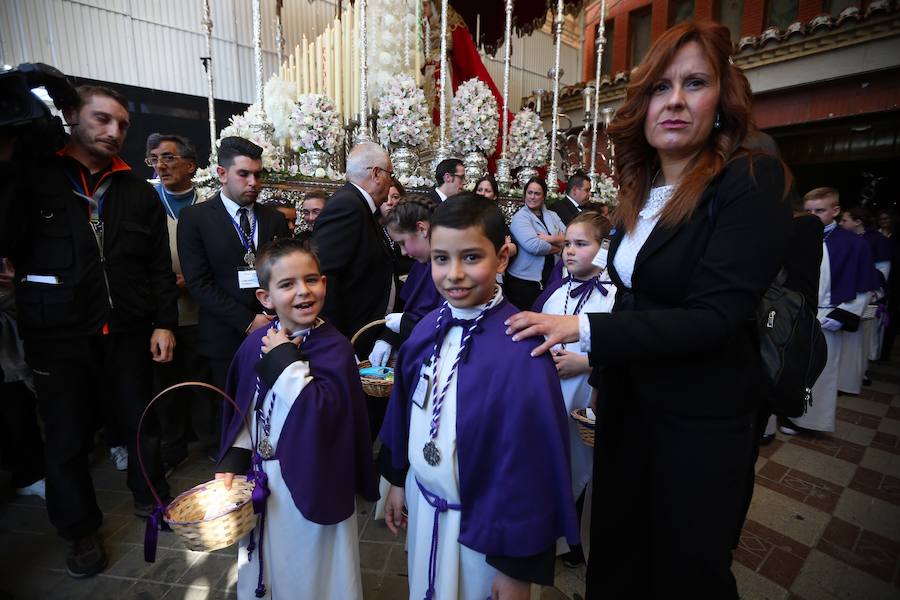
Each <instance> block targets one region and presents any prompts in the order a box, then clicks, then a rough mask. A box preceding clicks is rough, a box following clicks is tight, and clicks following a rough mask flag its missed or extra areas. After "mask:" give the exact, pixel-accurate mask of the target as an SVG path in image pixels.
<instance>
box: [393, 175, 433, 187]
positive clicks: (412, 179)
mask: <svg viewBox="0 0 900 600" xmlns="http://www.w3.org/2000/svg"><path fill="white" fill-rule="evenodd" d="M398 180H399V181H400V184H401V185H402V186H403V187H405V188H425V187H432V186H433V185H434V182H433V181H432V180H431V178H429V177H422V176H421V175H409V176H405V177H399V178H398Z"/></svg>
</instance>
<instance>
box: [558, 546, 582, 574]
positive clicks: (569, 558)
mask: <svg viewBox="0 0 900 600" xmlns="http://www.w3.org/2000/svg"><path fill="white" fill-rule="evenodd" d="M561 558H562V563H563V564H564V565H565V566H567V567H569V568H570V569H574V568H575V567H578V566H579V565H583V564H584V552H582V551H581V546H573V547H572V549H571V550H569V551H568V552H566V553H565V554H563V555H562V557H561Z"/></svg>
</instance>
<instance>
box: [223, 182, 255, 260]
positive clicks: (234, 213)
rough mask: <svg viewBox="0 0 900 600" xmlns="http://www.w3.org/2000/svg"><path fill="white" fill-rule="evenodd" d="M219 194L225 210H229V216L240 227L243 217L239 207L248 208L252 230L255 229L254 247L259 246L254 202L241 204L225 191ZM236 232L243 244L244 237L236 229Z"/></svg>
mask: <svg viewBox="0 0 900 600" xmlns="http://www.w3.org/2000/svg"><path fill="white" fill-rule="evenodd" d="M219 196H221V197H222V204H223V205H224V206H225V210H226V211H227V212H228V216H230V217H231V220H232V221H234V222H235V224H236V225H237V226H238V227H240V226H241V219H240V217H239V216H238V209H239V208H246V209H247V218H248V219H249V220H250V230H251V231H253V247H254V248H257V249H258V248H259V226H254V225H255V224H256V213H254V212H253V207H254V205H255V204H254V203H250V204H248V205H247V206H241V205H240V204H238V203H237V202H235V201H234V200H232V199H231V198H229V197H228V196H226V195H225V192H219ZM234 234H235V235H236V236H238V239H239V240H241V244H242V245H243V241H244V240H243V238H242V236H241V234H240V233H238V231H237V230H236V229H235V231H234Z"/></svg>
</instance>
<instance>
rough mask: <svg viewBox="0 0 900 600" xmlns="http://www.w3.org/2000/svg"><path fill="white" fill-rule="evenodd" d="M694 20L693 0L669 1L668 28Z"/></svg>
mask: <svg viewBox="0 0 900 600" xmlns="http://www.w3.org/2000/svg"><path fill="white" fill-rule="evenodd" d="M693 18H694V0H671V1H670V2H669V27H671V26H672V25H674V24H676V23H681V22H682V21H689V20H691V19H693Z"/></svg>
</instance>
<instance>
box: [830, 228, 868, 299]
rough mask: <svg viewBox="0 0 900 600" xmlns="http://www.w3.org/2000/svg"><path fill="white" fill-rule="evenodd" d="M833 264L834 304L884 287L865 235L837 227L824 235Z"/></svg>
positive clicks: (832, 296) (831, 263)
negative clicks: (864, 238) (864, 237)
mask: <svg viewBox="0 0 900 600" xmlns="http://www.w3.org/2000/svg"><path fill="white" fill-rule="evenodd" d="M825 247H826V248H828V261H829V263H830V265H831V303H832V304H833V305H835V306H837V305H838V304H841V303H842V302H849V301H851V300H853V299H854V298H856V295H857V294H859V293H862V292H871V291H874V290H877V289H878V288H879V287H881V282H880V281H879V278H878V271H877V269H875V261H874V260H872V252H871V250H870V249H869V245H868V244H867V243H866V242H865V240H863V238H862V237H861V236H859V235H856V234H855V233H852V232H850V231H847V230H846V229H844V228H843V227H840V226H837V227H835V228H834V229H833V230H832V231H831V232H830V233H828V234H826V236H825Z"/></svg>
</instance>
